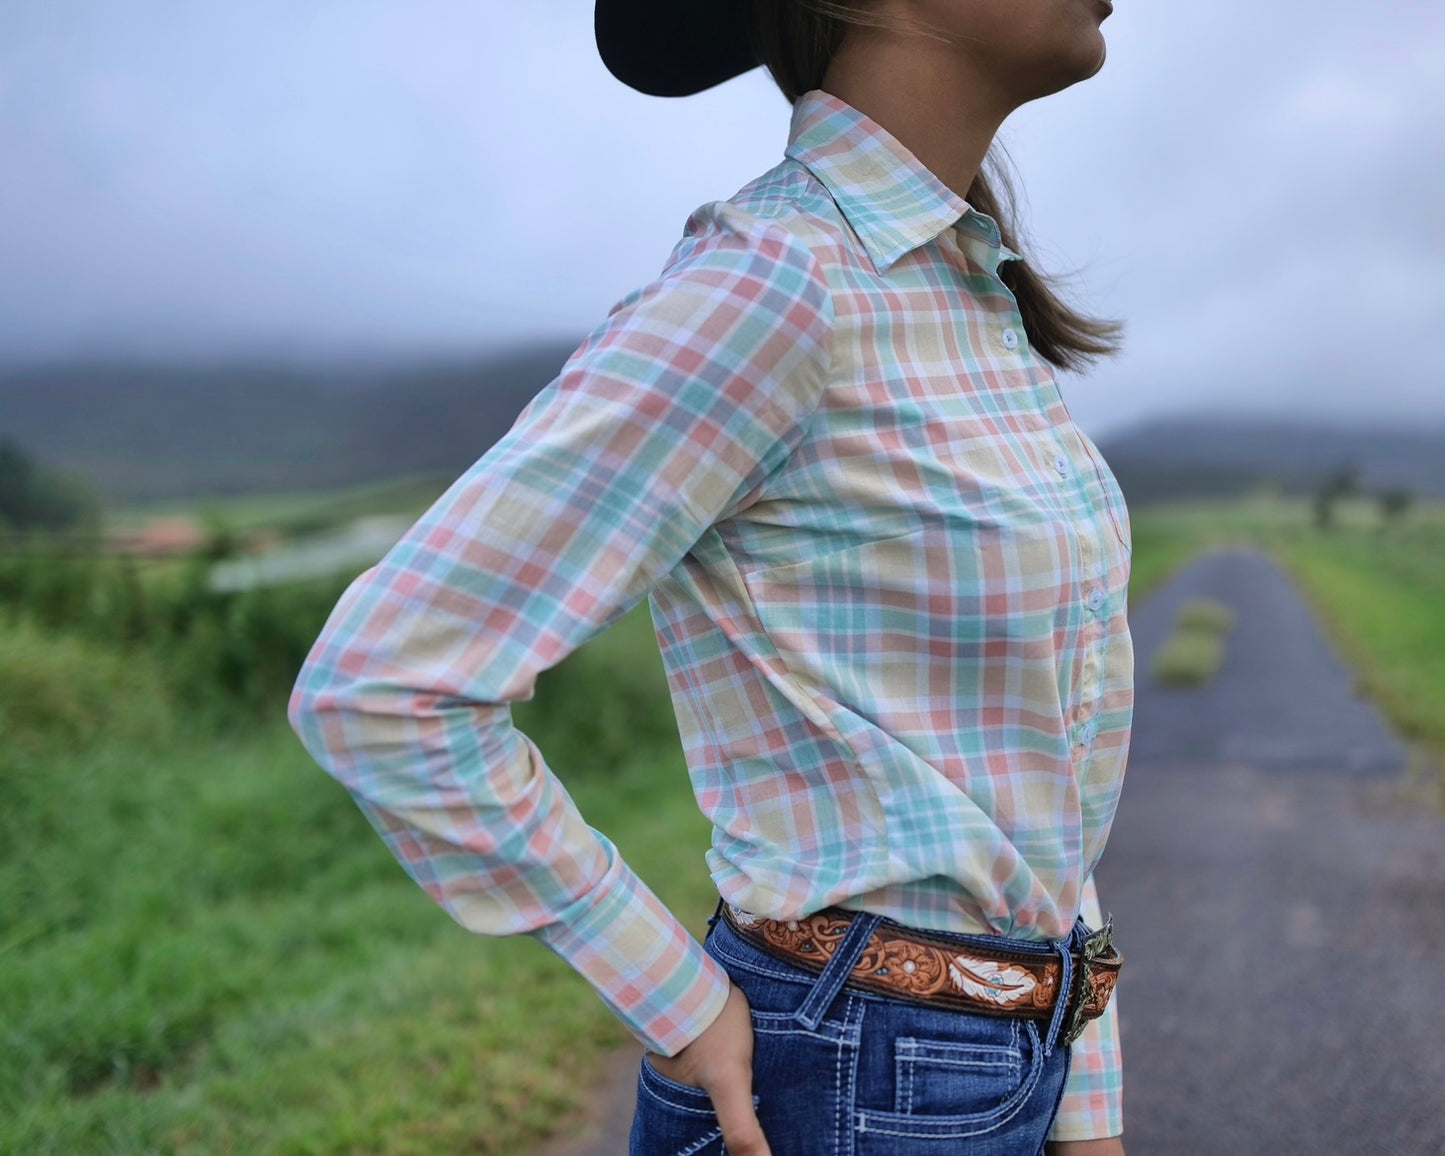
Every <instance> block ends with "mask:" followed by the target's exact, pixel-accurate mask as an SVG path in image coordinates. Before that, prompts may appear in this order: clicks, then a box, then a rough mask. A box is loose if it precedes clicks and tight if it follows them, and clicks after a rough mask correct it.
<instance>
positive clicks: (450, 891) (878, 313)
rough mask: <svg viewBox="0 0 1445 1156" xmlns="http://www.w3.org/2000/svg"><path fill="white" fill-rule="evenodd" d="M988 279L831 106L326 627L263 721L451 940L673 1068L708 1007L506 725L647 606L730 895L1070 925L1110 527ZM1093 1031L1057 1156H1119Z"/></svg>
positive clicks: (672, 945) (1110, 561) (1048, 930)
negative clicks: (540, 980)
mask: <svg viewBox="0 0 1445 1156" xmlns="http://www.w3.org/2000/svg"><path fill="white" fill-rule="evenodd" d="M1016 256H1017V254H1014V253H1012V252H1011V251H1010V250H1008V249H1007V248H1005V247H1004V246H1002V245H1001V243H1000V239H999V232H998V228H997V225H996V223H995V222H994V221H993V220H991V219H990V218H989V217H987V216H984V215H982V214H980V213H978V212H976V211H973V210H972V209H970V207H969V205H968V204H967V202H966V201H964V200H963V199H961V198H960V197H959V196H958V195H956V194H955V193H953V192H952V191H951V190H950V189H948V188H947V187H946V186H945V185H944V184H943V183H942V182H941V181H939V180H938V179H937V178H936V177H935V176H934V175H933V174H932V173H930V172H929V171H928V170H927V169H926V168H924V167H923V166H922V165H921V164H920V163H919V162H918V160H917V159H916V158H915V157H914V156H913V155H912V154H911V153H910V152H909V151H908V150H907V149H906V148H904V147H903V146H902V145H901V144H900V143H899V142H898V141H897V140H896V139H895V138H894V137H893V136H892V135H890V134H889V133H888V132H887V131H886V130H884V129H883V128H882V127H881V126H880V125H878V124H876V123H875V122H873V121H872V120H870V119H869V118H867V117H866V116H864V115H862V114H861V113H859V112H858V111H857V110H856V109H853V108H852V107H850V106H849V105H847V104H846V103H844V102H843V101H841V100H838V99H837V98H836V97H833V96H831V95H830V94H827V93H824V92H821V91H814V92H810V93H808V94H807V95H805V96H804V97H803V98H801V99H800V100H799V101H798V102H797V103H796V105H795V106H794V112H793V120H792V128H791V133H790V141H789V145H788V148H787V151H786V156H785V159H784V160H782V161H781V162H780V163H779V164H778V165H777V166H776V167H775V168H773V169H772V170H770V171H769V172H767V173H765V174H764V175H763V176H761V177H759V178H757V179H756V180H754V181H752V182H751V183H749V184H748V185H746V186H745V187H744V188H743V189H741V190H740V191H739V192H738V193H737V194H735V195H734V196H733V197H732V198H730V199H729V200H727V201H721V202H715V203H711V204H707V205H704V206H702V207H701V208H699V209H698V210H697V211H696V212H695V213H694V214H693V215H692V217H691V218H690V219H689V220H688V222H687V225H686V229H685V234H684V236H683V238H682V240H681V241H680V242H679V243H678V245H677V247H676V248H675V250H674V251H673V254H672V256H671V258H670V259H669V261H668V262H667V265H666V266H665V268H664V269H663V271H662V273H661V274H660V276H659V277H658V279H657V280H656V281H654V282H653V283H652V284H650V285H647V286H646V287H644V288H641V289H639V290H637V291H635V292H633V293H630V294H629V295H628V296H626V297H625V298H623V299H622V300H621V301H620V302H618V304H617V305H616V306H614V308H613V309H612V310H611V312H610V313H609V314H608V316H607V318H606V320H604V321H603V322H602V323H601V324H599V325H598V326H597V328H596V329H594V330H593V332H592V333H591V334H590V335H589V336H588V337H587V338H586V340H585V341H584V342H583V344H582V345H581V346H580V348H578V349H577V351H576V352H575V353H574V354H573V355H572V357H571V358H570V359H569V360H568V361H567V363H566V365H565V366H564V367H563V368H562V371H561V373H560V374H559V376H558V377H557V378H556V379H555V380H553V381H552V382H551V383H550V384H548V385H547V386H546V387H545V388H544V389H542V391H541V392H540V393H539V394H538V395H537V397H536V398H535V399H534V400H533V401H532V403H531V404H530V405H529V406H528V407H527V408H526V409H525V410H524V411H523V413H522V414H521V416H520V417H519V418H518V419H517V421H516V423H515V425H514V426H513V427H512V429H511V430H510V432H509V433H507V434H506V435H505V436H504V437H503V438H502V439H501V440H500V441H499V442H498V443H497V444H496V445H495V446H493V447H492V448H491V449H490V450H489V451H488V452H487V453H486V454H485V455H483V456H482V457H481V459H480V460H479V461H478V462H477V463H476V464H475V465H474V466H472V467H471V468H470V469H469V470H468V471H467V472H466V473H465V474H463V475H462V477H461V478H459V479H458V480H457V481H456V482H455V483H454V484H453V485H452V486H451V488H450V489H448V490H447V492H446V493H445V494H444V495H443V496H442V497H441V498H440V499H439V500H438V501H437V502H436V503H435V504H434V505H433V506H432V507H431V509H430V510H429V511H428V512H427V513H426V514H425V515H423V516H422V518H421V519H420V520H419V521H418V522H417V523H416V525H415V526H413V527H412V528H411V530H410V531H409V532H408V533H407V534H406V535H405V536H404V537H403V538H402V540H401V541H400V542H399V543H398V544H397V545H396V546H395V547H394V548H393V549H392V550H391V551H390V552H389V553H388V554H387V555H386V556H385V558H383V559H382V561H381V562H380V563H379V564H378V565H376V566H375V567H373V568H372V569H370V570H368V571H367V572H366V573H364V574H363V575H361V576H360V577H359V578H358V579H357V580H356V581H355V582H354V583H353V584H352V586H351V587H350V589H349V590H348V591H347V592H346V594H345V595H344V596H343V597H342V599H341V601H340V602H339V603H338V604H337V606H336V608H335V610H334V611H333V613H332V615H331V617H330V619H329V620H328V622H327V624H326V627H325V629H324V631H323V633H322V635H321V637H320V638H319V639H318V640H317V642H316V644H315V646H314V648H313V649H312V652H311V654H310V657H309V658H308V660H307V662H306V665H305V667H304V669H303V670H302V672H301V675H300V677H299V679H298V681H297V685H296V690H295V694H294V696H293V699H292V704H291V719H292V723H293V725H294V726H295V728H296V730H297V732H298V734H299V735H300V737H301V739H302V740H303V742H304V743H305V745H306V747H307V748H308V750H310V752H311V753H312V754H313V755H314V756H315V758H316V759H317V760H318V761H319V762H320V763H321V765H322V766H323V767H324V768H325V769H326V770H327V771H328V772H329V773H330V774H332V775H334V776H335V777H336V778H337V779H338V780H340V781H341V782H342V783H343V784H344V785H345V786H346V787H347V788H348V789H349V790H350V791H351V792H352V793H353V795H354V797H355V798H356V800H357V802H358V804H359V805H360V806H361V808H362V810H363V811H364V812H365V813H366V815H367V816H368V818H369V819H370V820H371V821H372V822H373V823H374V824H375V825H376V827H377V828H378V830H379V831H380V832H381V834H382V836H383V837H384V838H385V840H386V841H387V843H388V845H389V846H390V848H391V850H392V851H393V853H394V854H395V855H396V856H397V857H398V859H399V860H400V861H401V863H402V864H403V865H404V866H405V868H406V870H407V871H408V872H409V873H410V874H411V875H412V876H413V878H415V879H416V881H417V882H418V883H419V884H421V886H422V887H424V888H425V889H426V890H427V892H428V893H429V894H430V895H431V896H432V897H433V898H434V899H435V900H436V901H437V902H438V903H440V904H441V905H442V906H443V907H444V908H445V909H446V910H447V911H448V912H449V913H450V914H451V915H452V916H453V917H454V918H455V919H456V920H458V921H459V922H460V923H461V924H463V925H464V926H466V927H468V928H470V929H472V930H474V931H477V932H482V933H486V934H493V935H505V934H512V933H518V932H528V933H531V934H533V935H535V936H536V937H537V938H538V939H540V940H541V941H542V942H544V943H545V944H546V945H547V946H548V947H550V948H551V949H552V950H554V951H556V952H557V953H559V954H560V955H562V956H563V957H564V958H566V959H567V960H568V961H569V962H570V963H571V964H572V965H573V966H574V967H575V968H576V969H577V970H578V971H579V972H581V973H582V975H583V976H585V977H586V978H587V979H588V980H589V981H590V982H591V984H592V985H593V986H594V988H595V989H596V990H597V992H598V993H599V994H600V995H601V996H602V998H603V999H604V1000H605V1001H606V1002H607V1003H608V1004H609V1005H610V1007H611V1008H612V1009H613V1010H614V1011H615V1012H616V1014H617V1015H618V1016H619V1017H621V1019H622V1020H623V1021H624V1022H625V1023H626V1024H627V1025H628V1026H629V1028H630V1029H631V1030H632V1031H633V1032H634V1034H635V1035H636V1036H637V1037H638V1038H639V1039H640V1040H642V1041H643V1042H645V1043H646V1044H647V1045H648V1046H650V1047H651V1048H653V1049H655V1050H657V1051H659V1052H662V1053H664V1054H667V1055H672V1054H675V1053H676V1052H677V1051H678V1050H680V1049H681V1048H682V1047H683V1046H684V1045H685V1044H686V1043H688V1042H689V1041H690V1040H692V1039H694V1038H695V1037H696V1036H697V1035H698V1034H699V1033H700V1032H701V1031H702V1030H703V1029H704V1028H705V1027H706V1026H707V1025H708V1024H709V1023H711V1021H712V1019H713V1018H714V1017H715V1016H716V1015H717V1014H718V1012H719V1011H720V1010H721V1007H722V1004H723V1002H724V1000H725V998H726V993H727V988H728V982H729V981H728V979H727V976H726V974H725V973H724V972H723V971H722V970H721V969H720V968H719V966H718V965H717V964H716V963H715V962H714V961H713V960H712V959H711V958H710V957H709V956H708V955H707V954H705V953H704V951H703V950H702V948H701V946H700V945H699V944H698V943H697V941H696V940H695V939H694V938H693V937H692V936H691V935H690V934H689V933H688V932H687V931H686V930H685V929H684V928H683V927H682V925H681V924H680V923H679V922H678V920H677V919H676V917H675V916H674V915H673V914H672V913H671V912H669V911H668V910H667V909H666V908H665V907H664V906H663V905H662V904H661V903H660V902H659V901H658V899H657V898H656V897H655V895H654V894H653V893H652V892H651V891H650V890H649V889H648V888H647V887H646V886H645V885H644V884H643V883H642V882H641V880H640V879H639V878H638V877H637V876H636V875H635V874H634V873H633V872H632V871H631V869H630V868H629V867H628V866H627V864H626V863H625V862H624V861H623V860H622V859H621V857H620V856H619V855H618V853H617V851H616V849H615V848H614V846H613V845H612V844H611V843H610V842H609V841H608V840H607V838H606V837H605V836H604V835H602V834H601V833H599V832H597V831H595V830H593V829H592V828H590V827H589V826H588V825H587V823H586V822H585V821H584V820H583V818H582V816H581V815H580V814H579V813H578V811H577V809H576V807H575V806H574V805H573V803H572V800H571V798H570V797H569V796H568V794H567V793H566V791H565V790H564V789H563V788H562V786H561V784H560V782H559V781H558V780H557V779H556V778H555V777H554V775H553V773H552V771H551V770H550V769H549V768H548V767H547V766H546V764H545V763H544V761H543V759H542V756H541V754H540V753H539V751H538V749H537V747H536V746H535V745H534V744H533V743H532V742H531V740H530V739H529V738H528V737H527V736H526V735H525V734H523V733H521V732H520V731H518V730H516V729H515V728H514V727H513V725H512V721H511V714H510V707H509V704H510V703H512V702H515V701H517V700H519V699H525V698H528V697H530V696H531V694H532V691H533V686H534V683H535V680H536V678H537V676H538V674H539V673H540V672H541V671H543V670H545V669H547V668H548V667H550V666H553V665H554V664H556V663H557V662H559V661H561V660H562V659H563V658H565V657H566V656H567V655H568V654H569V653H570V652H572V651H573V650H575V649H576V648H577V647H579V646H581V645H582V644H583V643H585V642H586V641H587V640H588V639H590V638H592V637H594V636H595V635H596V634H598V633H599V632H600V631H601V630H603V629H604V628H605V627H607V626H608V625H609V624H611V623H612V622H614V621H616V620H617V619H618V618H619V617H620V616H621V615H623V614H624V613H625V612H626V611H628V610H629V609H631V608H632V607H633V606H634V605H636V604H637V603H638V602H639V601H640V600H641V599H643V598H644V597H649V596H650V600H651V610H652V614H653V617H654V621H655V624H656V628H657V636H658V639H659V643H660V646H661V651H662V657H663V661H664V664H665V667H666V670H667V675H668V679H669V683H670V686H671V690H672V696H673V702H674V706H675V709H676V713H677V718H678V723H679V727H680V730H681V735H682V741H683V745H684V748H685V753H686V758H687V762H688V766H689V769H690V773H691V776H692V781H693V785H694V787H695V789H696V794H697V799H698V802H699V805H700V806H701V807H702V809H703V811H704V812H705V813H706V815H707V816H708V817H709V818H710V819H711V820H712V822H713V825H714V827H713V839H712V848H711V850H710V851H709V853H708V856H707V859H708V866H709V867H710V868H711V871H712V874H713V878H714V879H715V880H716V883H717V886H718V889H719V891H720V892H721V894H722V895H723V896H724V897H725V898H727V899H728V900H730V901H731V902H733V903H734V904H736V905H737V906H739V907H741V908H744V909H746V910H748V911H751V912H755V913H758V914H762V915H768V916H773V917H777V918H789V917H793V916H797V915H799V914H803V913H807V912H811V911H814V910H817V909H819V908H822V907H825V906H827V905H829V904H837V905H840V906H843V907H849V908H855V909H856V908H866V909H868V910H870V911H876V912H879V913H881V914H884V915H887V916H890V917H892V918H894V919H896V920H898V921H900V922H903V923H907V924H912V925H914V926H918V927H925V928H935V929H941V930H948V931H959V932H972V933H980V932H985V933H986V932H990V931H992V932H996V933H999V934H1003V935H1010V936H1018V937H1022V938H1026V939H1035V940H1037V939H1046V938H1053V937H1060V936H1064V935H1066V934H1067V933H1068V932H1069V930H1070V927H1071V925H1072V924H1073V922H1074V919H1075V916H1076V915H1078V914H1079V913H1080V911H1081V910H1082V911H1083V913H1084V914H1085V917H1086V918H1088V919H1090V921H1091V922H1093V923H1094V924H1095V925H1097V923H1098V922H1099V910H1098V903H1097V900H1096V899H1095V897H1094V894H1093V889H1092V881H1091V878H1090V873H1091V872H1092V870H1093V868H1094V865H1095V863H1096V862H1097V861H1098V859H1099V855H1100V853H1101V852H1102V851H1103V848H1104V841H1105V838H1106V837H1107V835H1108V833H1109V826H1110V823H1111V822H1112V820H1113V817H1114V811H1115V805H1116V803H1117V801H1118V797H1119V788H1120V784H1121V781H1122V778H1123V772H1124V764H1125V759H1126V755H1127V751H1128V745H1129V733H1130V723H1131V719H1132V712H1133V648H1132V645H1131V642H1130V636H1129V627H1128V622H1127V619H1126V614H1125V610H1126V606H1125V602H1126V593H1127V583H1128V578H1129V558H1130V550H1131V547H1130V536H1129V535H1130V529H1129V520H1128V515H1127V512H1126V510H1125V506H1124V500H1123V496H1122V494H1121V493H1120V491H1119V488H1118V486H1117V484H1116V482H1115V480H1114V477H1113V475H1112V474H1111V473H1110V471H1109V469H1108V467H1107V466H1106V465H1105V463H1104V461H1103V460H1102V458H1101V457H1100V455H1099V452H1098V450H1097V448H1096V447H1095V446H1094V445H1093V443H1092V442H1091V441H1090V440H1089V438H1088V437H1086V436H1085V435H1084V434H1083V432H1082V431H1080V430H1079V429H1078V427H1076V426H1075V425H1074V424H1073V422H1072V420H1071V419H1070V417H1069V414H1068V411H1067V409H1066V408H1065V405H1064V401H1063V398H1062V397H1061V396H1060V393H1059V390H1058V387H1057V386H1056V384H1055V381H1054V375H1053V373H1052V372H1051V371H1050V369H1049V367H1048V366H1047V365H1046V364H1045V363H1044V362H1042V361H1041V360H1040V359H1039V358H1038V357H1037V356H1035V354H1034V353H1033V351H1032V350H1031V348H1030V345H1029V339H1028V335H1027V333H1026V332H1025V330H1024V325H1023V321H1022V319H1021V317H1020V315H1019V312H1018V308H1017V306H1016V303H1015V301H1014V299H1013V297H1012V295H1011V294H1010V292H1009V290H1008V289H1007V288H1006V287H1005V285H1004V283H1003V282H1002V281H1001V280H1000V279H999V277H998V268H999V265H1000V262H1002V261H1005V260H1009V259H1011V258H1014V257H1016ZM1119 1085H1120V1080H1119V1055H1118V1047H1117V1032H1116V1022H1115V1017H1114V1014H1113V1010H1112V1008H1111V1010H1110V1013H1109V1014H1108V1015H1107V1016H1105V1017H1104V1018H1102V1019H1100V1020H1099V1021H1096V1022H1095V1023H1094V1024H1093V1025H1091V1026H1090V1028H1089V1029H1088V1031H1087V1032H1086V1034H1085V1035H1084V1036H1083V1037H1082V1039H1081V1040H1080V1041H1079V1042H1078V1043H1077V1044H1076V1045H1075V1050H1074V1058H1073V1063H1072V1073H1071V1076H1070V1081H1069V1086H1068V1090H1067V1092H1066V1095H1065V1100H1064V1104H1063V1106H1062V1109H1061V1111H1060V1115H1059V1117H1058V1120H1057V1122H1056V1125H1055V1129H1054V1133H1053V1134H1054V1137H1055V1138H1056V1139H1067V1138H1086V1137H1090V1136H1105V1135H1113V1134H1116V1133H1117V1132H1119V1131H1120V1130H1121V1118H1120V1109H1119Z"/></svg>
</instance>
